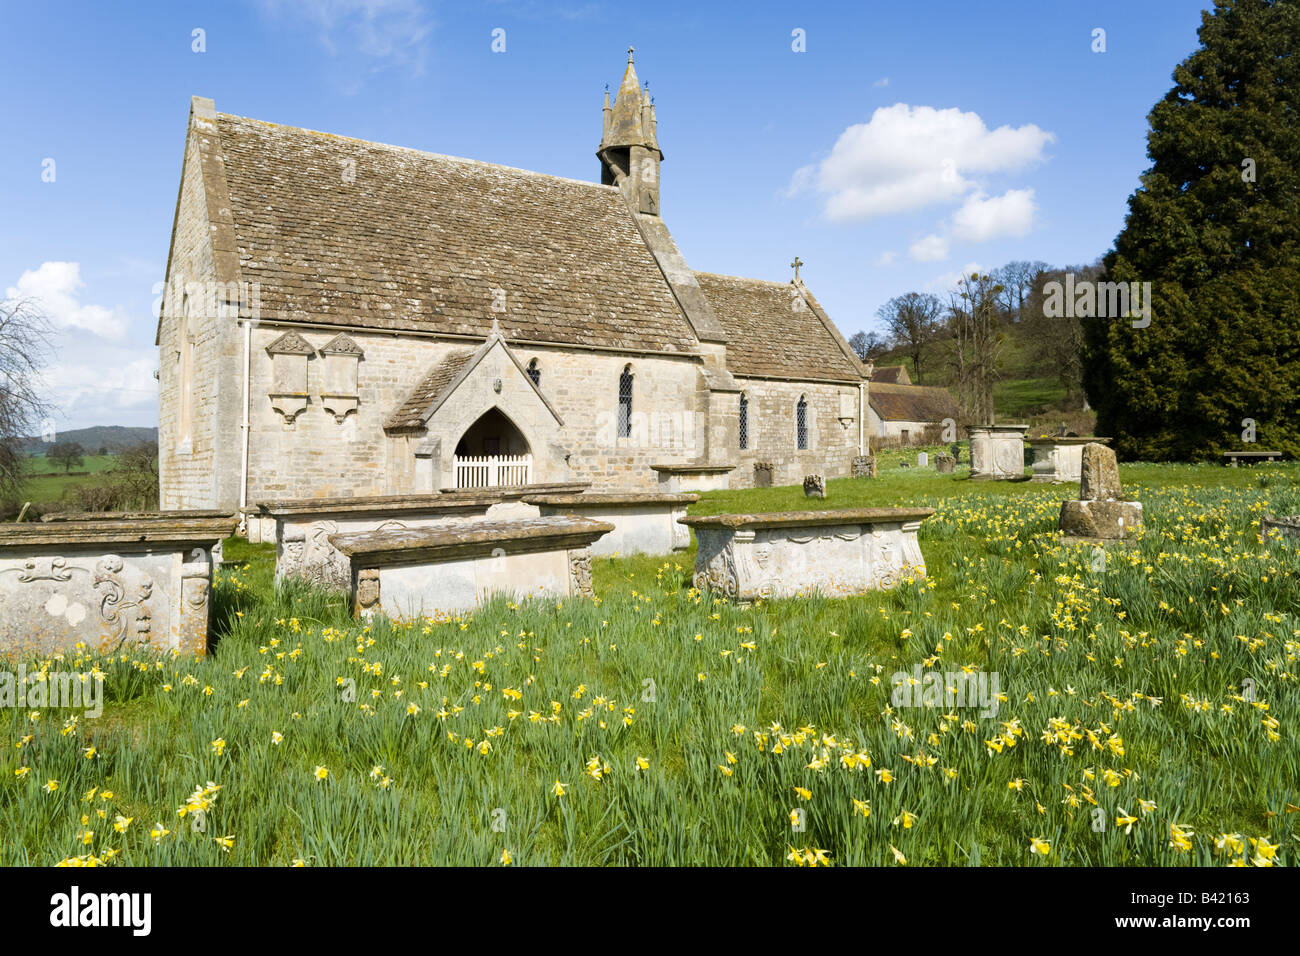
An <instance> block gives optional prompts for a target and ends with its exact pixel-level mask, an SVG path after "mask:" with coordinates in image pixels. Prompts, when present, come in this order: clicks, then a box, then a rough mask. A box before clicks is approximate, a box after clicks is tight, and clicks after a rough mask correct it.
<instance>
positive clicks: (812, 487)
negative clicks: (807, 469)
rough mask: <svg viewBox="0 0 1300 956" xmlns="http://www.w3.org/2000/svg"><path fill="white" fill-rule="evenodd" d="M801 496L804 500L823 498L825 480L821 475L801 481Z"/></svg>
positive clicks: (824, 495) (807, 477)
mask: <svg viewBox="0 0 1300 956" xmlns="http://www.w3.org/2000/svg"><path fill="white" fill-rule="evenodd" d="M803 496H804V497H805V498H825V497H826V479H825V478H824V477H823V476H821V475H808V476H806V477H805V478H804V480H803Z"/></svg>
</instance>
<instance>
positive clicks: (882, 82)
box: [871, 76, 889, 86]
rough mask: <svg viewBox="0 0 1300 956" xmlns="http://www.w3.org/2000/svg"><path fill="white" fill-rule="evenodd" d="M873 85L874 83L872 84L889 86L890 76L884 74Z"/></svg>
mask: <svg viewBox="0 0 1300 956" xmlns="http://www.w3.org/2000/svg"><path fill="white" fill-rule="evenodd" d="M871 85H872V86H888V85H889V77H887V76H882V77H881V78H880V79H878V80H876V82H874V83H872V84H871Z"/></svg>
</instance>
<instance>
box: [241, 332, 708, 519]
mask: <svg viewBox="0 0 1300 956" xmlns="http://www.w3.org/2000/svg"><path fill="white" fill-rule="evenodd" d="M283 331H284V330H283V329H282V328H274V327H270V326H261V327H259V328H257V329H255V330H254V333H253V348H252V354H253V362H252V365H253V374H252V388H251V400H250V404H251V414H250V418H251V420H252V422H253V429H252V440H251V443H250V450H249V495H248V497H249V500H250V501H259V500H269V499H277V498H299V497H318V496H336V495H380V494H413V493H420V492H431V491H437V490H438V489H439V488H440V487H444V486H446V485H447V484H448V483H449V482H448V479H449V477H450V472H449V471H448V470H447V469H448V468H449V467H450V466H449V464H447V463H448V462H449V461H450V456H451V455H452V454H454V452H455V441H456V438H457V437H458V436H456V437H449V438H446V439H445V440H443V441H442V447H441V448H440V455H441V458H442V459H443V464H442V467H441V468H440V473H439V474H438V475H436V476H435V475H432V474H430V475H421V474H419V469H418V466H417V458H416V452H417V450H419V449H420V446H421V445H422V443H423V442H424V440H425V438H426V437H427V436H426V435H425V434H424V433H423V432H408V433H395V434H391V435H390V434H387V433H385V432H384V429H383V426H384V422H385V421H386V420H387V418H388V416H389V415H391V414H392V412H393V411H394V410H395V409H396V408H397V407H398V406H399V405H400V404H401V403H402V402H403V401H404V400H405V399H406V397H407V396H408V395H409V394H410V392H411V391H412V390H413V389H414V388H415V387H416V385H418V384H419V383H420V382H421V381H422V380H423V379H424V377H425V376H426V375H427V374H428V372H429V370H430V369H431V368H432V367H433V366H434V365H435V364H436V363H437V362H439V361H440V360H441V359H442V358H443V357H445V356H446V355H448V354H449V353H451V352H457V351H464V350H467V349H474V348H476V347H477V346H478V345H480V344H481V343H479V342H450V341H439V340H436V339H432V338H423V337H416V336H394V335H382V334H368V333H364V332H360V331H355V332H349V333H348V336H349V337H350V338H351V339H352V340H353V341H354V342H355V343H356V344H357V346H358V347H359V348H360V349H361V351H362V353H363V354H364V357H363V358H362V359H361V360H360V363H359V367H358V376H357V389H358V397H359V401H358V404H357V410H356V411H355V412H351V413H349V414H348V415H347V416H346V417H345V419H344V421H343V422H342V423H341V424H340V423H339V422H337V421H336V419H335V417H334V416H333V415H331V414H329V413H327V412H326V411H324V409H323V408H322V407H321V400H320V396H319V391H320V384H319V383H320V380H321V368H320V366H321V364H322V363H321V360H320V358H319V357H318V356H317V357H312V358H311V359H309V360H308V381H307V390H308V404H307V408H306V409H305V410H304V411H303V412H301V413H300V414H299V415H297V416H296V417H295V419H294V421H293V423H292V424H286V423H285V421H284V420H283V417H282V416H281V415H280V414H279V413H278V412H276V411H275V409H274V408H273V407H272V404H271V400H270V398H269V397H268V395H269V393H270V392H271V388H272V378H271V356H269V355H268V354H267V352H266V346H267V345H269V344H270V343H271V342H272V341H274V340H275V339H276V338H278V337H279V335H280V334H281V333H282V332H283ZM298 332H299V334H300V335H302V337H303V338H304V339H305V340H306V341H307V342H308V343H309V344H310V345H312V346H314V347H316V348H319V347H320V346H322V345H324V344H325V343H326V342H328V341H329V340H330V339H331V338H333V336H334V334H335V333H334V332H333V331H330V330H320V331H315V330H312V329H299V330H298ZM512 348H513V351H514V353H515V355H516V357H517V358H518V359H519V361H520V362H521V364H523V365H524V366H525V367H526V366H527V365H528V364H529V362H530V361H531V360H532V359H537V361H538V365H539V367H540V369H541V376H542V378H541V391H542V394H543V395H545V396H546V398H547V399H548V400H549V401H550V402H551V404H552V405H553V406H554V407H555V409H556V411H558V412H559V414H560V417H561V418H562V419H563V421H564V427H563V429H562V430H561V435H560V436H559V437H558V438H557V439H556V440H557V441H558V443H559V444H561V445H563V446H564V447H565V448H566V449H567V451H568V453H569V455H570V459H569V463H568V475H567V476H565V475H550V476H546V475H543V474H541V473H540V472H539V477H537V478H536V480H539V481H541V480H574V481H588V482H591V483H592V485H593V486H594V487H617V488H640V489H643V490H653V489H654V488H655V487H656V480H657V479H656V476H655V473H654V472H653V471H651V470H650V465H651V464H653V463H658V462H659V461H661V460H662V459H664V458H665V457H667V458H680V459H682V460H685V459H688V458H691V457H692V456H693V454H694V453H695V449H697V448H698V447H699V445H700V438H699V437H698V436H697V434H696V433H695V431H694V429H695V426H696V415H695V411H694V408H693V405H691V404H687V405H685V406H683V404H682V399H683V398H685V399H686V401H687V402H688V403H690V402H693V400H694V396H695V382H696V377H697V375H698V368H699V363H698V362H697V361H695V360H693V359H691V358H687V357H683V358H673V357H660V356H639V357H638V356H627V355H616V354H610V353H605V352H595V351H576V350H564V349H555V348H540V347H528V346H519V347H512ZM490 359H491V356H489V358H488V359H485V361H487V360H490ZM628 364H631V366H632V372H633V382H634V386H633V398H632V412H633V418H632V426H633V427H632V435H631V437H627V438H623V437H618V436H617V434H616V432H617V421H618V380H619V375H620V374H621V373H622V370H623V368H624V366H626V365H628ZM233 373H234V374H237V373H238V369H237V368H236V369H234V370H233ZM471 374H472V373H471ZM492 377H494V376H489V378H492ZM495 377H500V378H501V379H502V383H503V390H502V394H501V397H500V401H499V402H497V404H498V405H499V406H500V407H501V408H502V409H503V411H506V412H507V413H511V412H514V417H515V418H516V419H517V420H516V424H517V425H519V426H520V427H521V429H523V430H524V431H525V432H533V434H532V435H530V436H529V437H530V438H531V440H532V441H533V442H534V444H535V445H538V444H542V445H545V444H549V443H550V441H551V439H550V438H549V437H548V436H547V435H546V434H540V435H539V432H540V431H541V428H540V424H541V423H542V422H543V420H544V418H545V416H544V415H543V413H542V412H540V411H538V412H537V419H538V420H537V422H532V423H530V421H529V420H528V418H529V417H530V410H535V409H533V408H532V406H534V405H538V404H539V403H536V398H535V395H532V394H530V393H529V394H525V393H526V392H530V390H528V389H527V386H526V384H522V383H521V382H519V381H515V380H512V379H511V377H510V376H509V375H507V374H505V373H504V372H502V373H501V374H500V375H499V376H495ZM466 381H467V384H470V380H469V379H467V380H466ZM472 387H473V392H474V394H473V395H472V396H471V395H460V394H459V390H458V391H457V392H455V393H453V395H452V396H451V398H449V400H448V401H449V403H453V404H455V405H465V410H464V412H463V415H462V417H465V418H466V419H469V416H470V415H474V414H476V413H477V412H478V406H477V405H475V407H474V408H473V409H470V407H469V404H473V401H472V400H478V399H480V398H481V393H482V387H481V386H479V385H477V384H474V385H473V386H472ZM511 391H513V395H512V394H511ZM466 402H469V404H466ZM480 404H482V402H481V401H480ZM525 406H527V408H525ZM520 409H524V412H523V413H521V411H520ZM448 411H449V412H452V411H456V412H457V413H459V411H460V410H459V409H455V410H453V409H452V408H449V409H448ZM440 417H441V416H440ZM472 424H473V421H472V420H465V421H463V422H461V430H462V431H463V430H464V429H467V428H468V427H469V426H470V425H472ZM235 432H236V434H237V432H238V429H237V428H236V429H235ZM448 446H450V447H448ZM532 452H533V455H534V457H535V459H536V458H537V457H539V456H542V457H544V456H546V455H547V453H548V449H547V448H544V447H533V448H532ZM236 467H238V463H237V462H236Z"/></svg>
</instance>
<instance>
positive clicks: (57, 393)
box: [41, 348, 158, 430]
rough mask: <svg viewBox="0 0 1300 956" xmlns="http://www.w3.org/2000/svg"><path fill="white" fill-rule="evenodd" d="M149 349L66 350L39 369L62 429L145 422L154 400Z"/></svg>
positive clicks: (152, 353) (152, 355)
mask: <svg viewBox="0 0 1300 956" xmlns="http://www.w3.org/2000/svg"><path fill="white" fill-rule="evenodd" d="M157 364H158V360H157V351H156V350H153V349H149V350H145V349H127V348H111V349H108V350H106V351H104V352H102V353H101V354H100V355H97V356H87V355H85V354H80V355H78V354H69V352H64V351H62V350H61V354H60V360H59V361H57V362H56V363H55V364H53V365H50V366H49V367H47V368H45V369H44V370H43V371H42V373H41V381H42V383H43V384H44V386H45V387H44V392H45V394H46V395H47V396H48V398H49V401H50V403H51V404H52V405H53V406H54V407H55V408H57V409H58V419H57V420H58V422H59V424H60V427H62V428H64V429H65V430H66V429H68V428H81V427H84V426H87V425H126V424H136V423H140V424H149V423H151V422H156V420H157V419H156V417H155V415H152V414H149V412H151V411H152V410H153V409H154V408H155V407H156V406H157V401H158V383H157V382H156V381H155V380H154V377H153V372H154V368H155V367H156V366H157Z"/></svg>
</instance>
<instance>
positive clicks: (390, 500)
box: [256, 490, 503, 515]
mask: <svg viewBox="0 0 1300 956" xmlns="http://www.w3.org/2000/svg"><path fill="white" fill-rule="evenodd" d="M502 500H503V496H502V495H501V494H499V493H496V492H490V491H487V490H484V491H482V492H480V493H476V494H457V495H443V494H427V495H365V496H353V497H340V498H284V499H282V500H280V501H261V502H258V504H257V508H256V510H257V511H258V512H260V513H261V514H266V515H306V514H333V513H339V512H388V511H394V512H396V511H432V512H448V513H450V512H458V511H473V510H475V509H482V508H488V507H490V506H492V505H494V504H499V503H500V502H501V501H502Z"/></svg>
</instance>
